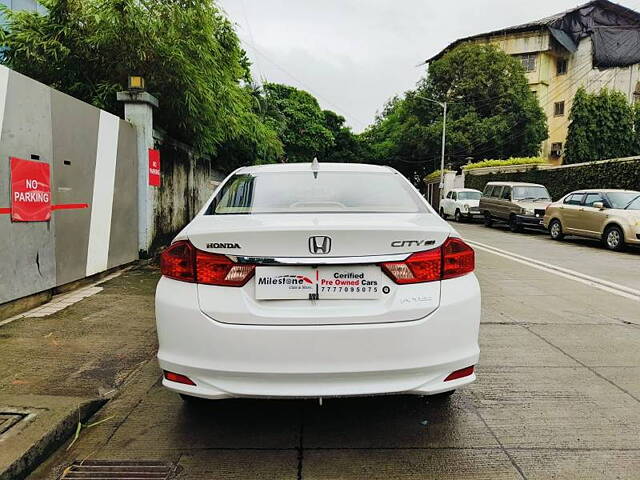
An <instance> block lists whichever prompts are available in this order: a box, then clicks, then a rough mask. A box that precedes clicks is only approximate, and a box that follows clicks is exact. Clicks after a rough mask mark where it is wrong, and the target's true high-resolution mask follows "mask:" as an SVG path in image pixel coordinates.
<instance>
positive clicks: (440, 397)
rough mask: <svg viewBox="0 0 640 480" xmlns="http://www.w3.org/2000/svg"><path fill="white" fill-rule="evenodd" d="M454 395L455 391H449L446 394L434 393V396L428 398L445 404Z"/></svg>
mask: <svg viewBox="0 0 640 480" xmlns="http://www.w3.org/2000/svg"><path fill="white" fill-rule="evenodd" d="M454 393H456V391H455V390H449V391H448V392H442V393H436V394H435V395H431V396H430V397H429V398H430V399H431V400H434V401H436V402H446V401H447V400H449V399H450V398H451V395H453V394H454Z"/></svg>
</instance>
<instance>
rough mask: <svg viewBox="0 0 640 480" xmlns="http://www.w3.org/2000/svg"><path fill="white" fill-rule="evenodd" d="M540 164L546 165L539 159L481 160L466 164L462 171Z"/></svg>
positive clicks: (542, 159)
mask: <svg viewBox="0 0 640 480" xmlns="http://www.w3.org/2000/svg"><path fill="white" fill-rule="evenodd" d="M540 163H547V161H546V160H545V159H544V158H540V157H524V158H509V159H508V160H483V161H481V162H476V163H468V164H467V165H464V166H463V167H462V169H463V170H473V169H476V168H485V167H504V166H510V165H531V164H540Z"/></svg>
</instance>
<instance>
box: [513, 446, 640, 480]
mask: <svg viewBox="0 0 640 480" xmlns="http://www.w3.org/2000/svg"><path fill="white" fill-rule="evenodd" d="M509 453H510V455H511V456H512V457H513V458H514V460H515V462H516V463H517V464H518V465H519V466H520V468H521V469H522V471H523V473H524V474H525V476H526V478H527V479H528V480H547V479H550V478H552V479H554V480H576V479H580V480H591V479H593V480H637V479H638V478H640V450H627V451H624V450H623V451H620V450H586V451H576V450H511V451H510V452H509Z"/></svg>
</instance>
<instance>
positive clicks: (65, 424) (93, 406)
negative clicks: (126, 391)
mask: <svg viewBox="0 0 640 480" xmlns="http://www.w3.org/2000/svg"><path fill="white" fill-rule="evenodd" d="M106 402H107V401H106V400H104V399H93V400H86V401H84V402H83V403H81V404H80V405H79V407H78V408H77V409H73V410H70V411H69V412H68V413H67V414H66V415H65V416H64V417H63V418H62V419H61V420H59V421H58V422H57V423H56V424H55V425H54V426H53V427H52V428H49V429H48V430H47V432H46V433H45V434H44V435H42V436H41V437H40V438H38V439H37V440H36V441H35V442H34V443H33V445H31V446H30V447H29V448H28V449H27V450H26V451H23V452H21V453H20V454H19V456H18V458H16V459H15V460H13V461H11V462H10V463H9V464H8V465H6V466H4V467H3V466H0V468H2V470H0V480H15V479H18V478H26V477H27V475H29V474H30V473H31V472H32V471H33V470H35V468H36V467H38V466H39V465H40V464H41V463H42V462H43V461H45V460H46V459H47V458H48V457H49V456H50V455H51V454H52V453H53V452H55V451H56V449H58V448H59V447H60V446H61V445H63V444H64V443H65V442H66V441H67V440H68V439H69V438H70V437H71V436H72V434H73V432H74V431H75V430H76V428H77V425H78V421H81V422H85V421H87V420H88V419H89V418H90V417H91V416H92V415H93V414H94V413H96V412H97V411H98V410H99V409H100V408H101V407H102V406H103V405H104V404H105V403H106ZM28 430H29V426H26V427H25V428H24V430H23V431H21V432H19V435H21V434H24V433H25V432H27V431H28ZM5 441H9V442H10V441H11V438H9V439H5Z"/></svg>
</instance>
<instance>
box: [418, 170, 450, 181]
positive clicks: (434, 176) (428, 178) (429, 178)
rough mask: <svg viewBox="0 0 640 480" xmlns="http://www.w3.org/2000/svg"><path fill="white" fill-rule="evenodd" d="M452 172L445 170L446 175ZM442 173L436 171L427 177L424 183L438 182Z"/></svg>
mask: <svg viewBox="0 0 640 480" xmlns="http://www.w3.org/2000/svg"><path fill="white" fill-rule="evenodd" d="M451 171H452V170H445V171H444V173H449V172H451ZM441 172H442V170H435V171H433V172H431V173H430V174H429V175H427V176H426V177H424V181H425V182H431V181H433V180H436V179H438V178H440V173H441Z"/></svg>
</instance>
